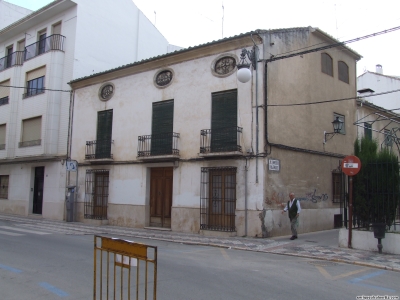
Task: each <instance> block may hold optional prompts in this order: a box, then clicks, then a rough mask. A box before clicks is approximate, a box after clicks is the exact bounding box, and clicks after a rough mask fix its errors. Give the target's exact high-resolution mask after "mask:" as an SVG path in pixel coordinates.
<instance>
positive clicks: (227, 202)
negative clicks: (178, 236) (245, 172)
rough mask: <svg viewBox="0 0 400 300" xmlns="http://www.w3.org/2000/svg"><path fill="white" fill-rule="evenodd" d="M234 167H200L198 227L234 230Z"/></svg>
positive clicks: (235, 170)
mask: <svg viewBox="0 0 400 300" xmlns="http://www.w3.org/2000/svg"><path fill="white" fill-rule="evenodd" d="M236 172H237V169H236V167H215V168H201V191H200V229H205V230H216V231H235V230H236V227H235V210H236Z"/></svg>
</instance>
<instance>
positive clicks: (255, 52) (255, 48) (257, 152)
mask: <svg viewBox="0 0 400 300" xmlns="http://www.w3.org/2000/svg"><path fill="white" fill-rule="evenodd" d="M250 37H251V39H252V41H253V43H254V46H253V52H254V61H253V67H254V70H255V71H256V183H258V154H259V151H258V132H259V128H258V67H257V64H258V56H257V52H258V47H257V45H256V42H255V41H254V39H253V35H250Z"/></svg>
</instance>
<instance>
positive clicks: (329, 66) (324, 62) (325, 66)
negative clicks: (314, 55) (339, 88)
mask: <svg viewBox="0 0 400 300" xmlns="http://www.w3.org/2000/svg"><path fill="white" fill-rule="evenodd" d="M321 70H322V73H325V74H328V75H330V76H333V60H332V57H330V55H329V54H326V53H322V54H321Z"/></svg>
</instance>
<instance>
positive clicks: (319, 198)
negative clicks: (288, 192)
mask: <svg viewBox="0 0 400 300" xmlns="http://www.w3.org/2000/svg"><path fill="white" fill-rule="evenodd" d="M316 193H317V189H314V192H313V193H307V194H306V196H305V197H304V198H297V197H296V199H297V200H300V201H311V202H312V203H317V202H321V201H326V200H328V194H321V195H319V196H318V195H316Z"/></svg>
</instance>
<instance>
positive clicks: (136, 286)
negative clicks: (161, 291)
mask: <svg viewBox="0 0 400 300" xmlns="http://www.w3.org/2000/svg"><path fill="white" fill-rule="evenodd" d="M149 266H150V268H149ZM110 267H111V268H110ZM151 267H152V268H151ZM135 269H136V270H135ZM143 273H144V275H143ZM149 278H150V279H149ZM132 287H133V288H132ZM117 290H119V292H118V291H117ZM156 292H157V247H154V246H148V245H145V244H140V243H134V242H131V241H127V240H122V239H116V238H109V237H103V236H97V235H95V236H94V282H93V299H94V300H96V299H100V300H102V299H107V300H108V299H121V300H122V299H128V300H130V299H137V300H138V299H145V300H147V299H153V300H156V298H157V294H156ZM132 293H134V296H136V298H134V297H132V298H131V296H132ZM118 294H120V298H116V296H117V295H118Z"/></svg>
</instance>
